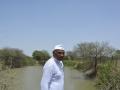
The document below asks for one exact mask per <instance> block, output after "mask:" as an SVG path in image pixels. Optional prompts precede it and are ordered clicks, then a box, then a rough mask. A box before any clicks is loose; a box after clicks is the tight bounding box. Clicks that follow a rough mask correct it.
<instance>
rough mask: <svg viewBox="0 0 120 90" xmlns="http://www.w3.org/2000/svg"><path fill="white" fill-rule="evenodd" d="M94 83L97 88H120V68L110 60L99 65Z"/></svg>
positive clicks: (118, 89)
mask: <svg viewBox="0 0 120 90" xmlns="http://www.w3.org/2000/svg"><path fill="white" fill-rule="evenodd" d="M96 83H97V84H96V86H97V87H98V90H120V70H119V69H117V67H115V66H114V65H113V63H111V62H109V63H106V64H103V65H100V66H99V70H98V75H97V82H96Z"/></svg>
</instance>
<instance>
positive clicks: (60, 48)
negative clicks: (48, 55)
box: [53, 45, 64, 50]
mask: <svg viewBox="0 0 120 90" xmlns="http://www.w3.org/2000/svg"><path fill="white" fill-rule="evenodd" d="M56 49H59V50H64V48H63V46H62V45H56V46H55V47H54V49H53V50H56Z"/></svg>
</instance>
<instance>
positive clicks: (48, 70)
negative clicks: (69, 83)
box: [41, 57, 64, 90]
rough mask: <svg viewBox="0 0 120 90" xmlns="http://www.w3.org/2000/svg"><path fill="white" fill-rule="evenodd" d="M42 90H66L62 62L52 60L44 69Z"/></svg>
mask: <svg viewBox="0 0 120 90" xmlns="http://www.w3.org/2000/svg"><path fill="white" fill-rule="evenodd" d="M41 90H64V71H63V63H62V61H59V60H56V59H55V58H53V57H52V58H50V59H49V60H48V61H47V62H46V64H45V65H44V67H43V76H42V80H41Z"/></svg>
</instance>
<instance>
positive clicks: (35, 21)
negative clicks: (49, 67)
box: [0, 0, 120, 56]
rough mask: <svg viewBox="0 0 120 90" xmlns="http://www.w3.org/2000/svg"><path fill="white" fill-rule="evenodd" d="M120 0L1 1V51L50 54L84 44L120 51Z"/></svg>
mask: <svg viewBox="0 0 120 90" xmlns="http://www.w3.org/2000/svg"><path fill="white" fill-rule="evenodd" d="M119 39H120V0H0V48H1V49H2V48H4V47H10V48H18V49H21V50H23V52H24V53H25V54H26V55H29V56H31V55H32V52H33V51H34V50H47V51H48V52H49V53H51V52H52V49H53V47H54V46H55V45H57V44H62V45H63V46H64V48H65V50H66V51H69V50H72V49H73V47H74V46H75V45H77V44H78V43H82V42H96V41H98V42H102V41H105V42H108V43H109V44H110V45H111V46H113V47H115V48H117V49H120V40H119Z"/></svg>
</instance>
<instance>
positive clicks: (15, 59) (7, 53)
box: [0, 48, 26, 68]
mask: <svg viewBox="0 0 120 90" xmlns="http://www.w3.org/2000/svg"><path fill="white" fill-rule="evenodd" d="M25 57H26V56H25V55H24V54H23V52H22V50H19V49H17V48H3V49H1V51H0V58H1V60H2V61H4V62H5V65H7V66H9V67H10V68H14V67H21V66H22V64H21V62H22V61H23V60H24V59H25Z"/></svg>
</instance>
